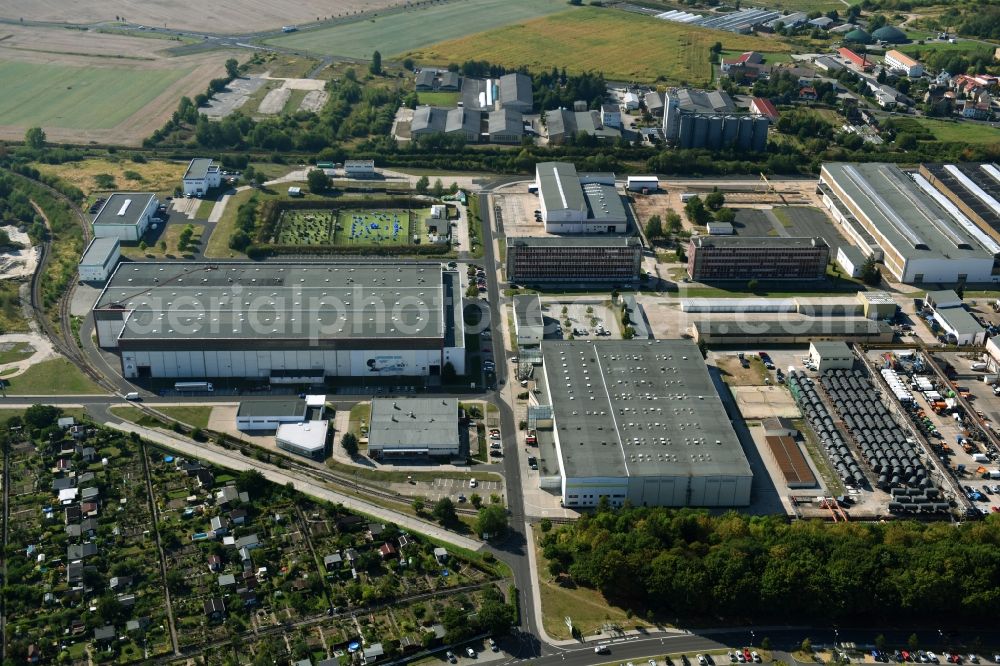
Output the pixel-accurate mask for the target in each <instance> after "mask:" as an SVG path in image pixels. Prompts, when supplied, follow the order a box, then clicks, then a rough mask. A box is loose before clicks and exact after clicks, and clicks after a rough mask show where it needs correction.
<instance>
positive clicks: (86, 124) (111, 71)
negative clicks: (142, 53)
mask: <svg viewBox="0 0 1000 666" xmlns="http://www.w3.org/2000/svg"><path fill="white" fill-rule="evenodd" d="M192 69H193V68H177V69H132V68H128V67H87V68H84V67H73V66H69V65H50V64H41V63H31V62H16V61H10V60H8V61H0V90H2V91H3V94H0V125H28V126H42V127H44V126H46V125H53V126H57V127H65V128H67V129H110V128H112V127H115V126H116V125H118V124H119V123H121V122H122V121H124V120H125V119H127V118H129V117H130V116H131V115H132V114H134V113H135V112H136V111H138V110H139V109H141V108H142V107H144V106H146V105H147V104H149V103H150V102H151V101H152V100H153V99H154V98H156V96H157V95H159V94H160V93H161V92H163V91H164V90H166V89H167V87H169V86H170V85H171V84H173V83H174V82H175V81H177V80H179V79H180V78H182V77H184V76H187V75H188V74H189V73H191V71H192Z"/></svg>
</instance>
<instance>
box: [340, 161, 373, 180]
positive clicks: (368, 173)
mask: <svg viewBox="0 0 1000 666" xmlns="http://www.w3.org/2000/svg"><path fill="white" fill-rule="evenodd" d="M344 175H345V176H347V177H348V178H374V177H375V160H344Z"/></svg>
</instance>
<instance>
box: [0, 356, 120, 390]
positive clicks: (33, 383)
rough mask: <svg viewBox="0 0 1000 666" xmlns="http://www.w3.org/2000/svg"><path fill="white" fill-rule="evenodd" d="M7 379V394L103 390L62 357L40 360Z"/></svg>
mask: <svg viewBox="0 0 1000 666" xmlns="http://www.w3.org/2000/svg"><path fill="white" fill-rule="evenodd" d="M6 381H7V394H8V395H80V394H87V395H100V394H101V393H104V390H103V389H102V388H101V387H100V386H98V385H97V384H95V383H94V382H92V381H91V380H90V378H89V377H87V376H86V375H84V374H83V373H82V372H80V369H79V368H77V367H76V366H75V365H73V364H72V363H70V362H69V361H67V360H66V359H64V358H54V359H52V360H51V361H42V362H41V363H38V364H35V365H33V366H31V367H30V368H28V369H27V370H25V371H24V373H23V374H20V375H18V376H17V377H12V378H11V379H8V380H6Z"/></svg>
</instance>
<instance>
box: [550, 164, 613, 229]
mask: <svg viewBox="0 0 1000 666" xmlns="http://www.w3.org/2000/svg"><path fill="white" fill-rule="evenodd" d="M535 187H537V188H538V202H539V203H538V207H539V210H541V213H542V221H543V222H544V223H545V231H547V232H549V233H576V234H600V233H619V234H620V233H624V232H625V231H626V230H627V229H628V215H627V214H626V212H625V205H624V204H623V203H622V200H621V196H620V195H619V194H618V190H617V189H615V175H614V174H613V173H581V174H578V173H577V172H576V167H575V166H573V165H572V164H569V163H568V162H540V163H539V164H537V165H535Z"/></svg>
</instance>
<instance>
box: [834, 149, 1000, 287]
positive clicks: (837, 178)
mask: <svg viewBox="0 0 1000 666" xmlns="http://www.w3.org/2000/svg"><path fill="white" fill-rule="evenodd" d="M819 188H820V192H821V193H822V199H823V202H824V204H825V205H826V206H827V208H828V209H829V210H830V212H831V213H832V215H833V217H834V219H835V220H837V222H838V223H840V224H841V225H842V227H843V228H844V230H845V232H846V233H847V235H848V237H849V238H851V239H852V240H853V241H854V242H855V244H857V245H858V246H859V247H861V249H862V250H863V251H865V252H866V254H869V255H870V254H872V253H873V252H874V251H876V250H878V251H881V253H882V261H883V262H884V263H885V266H886V268H887V269H888V270H889V272H890V273H892V275H893V276H894V277H895V278H896V279H897V280H899V281H900V282H903V283H906V284H921V283H945V284H955V283H962V282H974V283H986V282H1000V262H998V261H997V255H1000V243H998V242H997V241H995V240H993V239H992V238H991V237H990V236H989V235H988V234H987V233H986V232H984V231H983V230H982V229H980V228H979V227H977V226H976V225H975V224H974V223H973V222H972V221H970V220H969V219H968V218H967V217H966V216H965V215H963V214H962V213H961V212H960V211H958V209H957V208H956V207H954V206H951V209H949V208H947V207H945V206H944V204H943V202H946V201H947V199H946V198H945V197H944V196H943V195H940V193H938V196H939V197H940V199H939V198H937V197H935V196H934V195H933V194H931V192H937V190H935V189H934V186H933V185H931V184H930V183H929V182H928V181H927V180H926V179H925V178H923V177H922V176H921V175H920V174H917V173H913V174H908V173H906V172H904V171H903V170H901V169H900V168H899V167H897V166H896V165H895V164H876V163H870V164H846V163H838V162H834V163H827V164H824V165H823V167H822V169H821V171H820V181H819ZM956 213H957V215H956ZM858 227H860V229H858ZM872 244H874V245H875V248H872Z"/></svg>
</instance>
